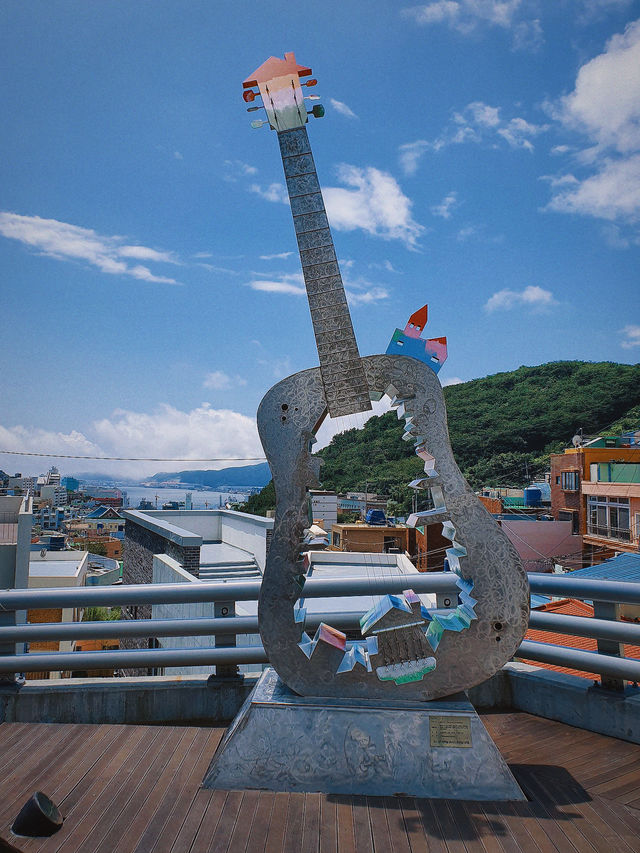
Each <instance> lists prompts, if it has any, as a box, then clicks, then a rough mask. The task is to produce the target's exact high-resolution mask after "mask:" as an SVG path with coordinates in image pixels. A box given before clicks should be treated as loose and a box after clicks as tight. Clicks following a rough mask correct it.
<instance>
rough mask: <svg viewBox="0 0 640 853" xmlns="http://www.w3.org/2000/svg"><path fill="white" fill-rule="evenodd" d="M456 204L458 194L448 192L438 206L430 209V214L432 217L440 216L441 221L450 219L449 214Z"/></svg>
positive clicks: (435, 205)
mask: <svg viewBox="0 0 640 853" xmlns="http://www.w3.org/2000/svg"><path fill="white" fill-rule="evenodd" d="M457 204H458V194H457V193H456V192H450V193H449V194H448V195H446V196H445V197H444V198H443V199H442V201H441V202H440V204H434V205H433V207H431V213H433V215H434V216H441V217H442V218H443V219H451V212H452V210H453V208H454V207H456V206H457Z"/></svg>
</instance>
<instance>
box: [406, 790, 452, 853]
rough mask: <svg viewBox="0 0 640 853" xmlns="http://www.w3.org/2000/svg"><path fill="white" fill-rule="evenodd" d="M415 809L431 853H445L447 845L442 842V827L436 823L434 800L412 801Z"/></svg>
mask: <svg viewBox="0 0 640 853" xmlns="http://www.w3.org/2000/svg"><path fill="white" fill-rule="evenodd" d="M414 802H415V804H416V809H417V811H418V813H419V814H420V821H421V823H422V828H423V830H424V835H425V838H426V839H427V842H428V847H429V850H430V851H432V853H447V845H446V842H445V840H444V833H443V831H442V827H441V826H440V824H439V823H438V820H437V818H436V813H435V807H434V803H435V800H414Z"/></svg>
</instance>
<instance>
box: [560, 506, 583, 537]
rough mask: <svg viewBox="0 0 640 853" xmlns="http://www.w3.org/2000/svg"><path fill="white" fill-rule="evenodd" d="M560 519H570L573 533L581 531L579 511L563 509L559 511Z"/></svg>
mask: <svg viewBox="0 0 640 853" xmlns="http://www.w3.org/2000/svg"><path fill="white" fill-rule="evenodd" d="M558 521H570V522H571V533H580V522H579V518H578V513H577V512H571V511H570V510H565V509H561V510H560V511H559V512H558Z"/></svg>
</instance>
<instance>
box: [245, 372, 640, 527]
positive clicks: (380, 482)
mask: <svg viewBox="0 0 640 853" xmlns="http://www.w3.org/2000/svg"><path fill="white" fill-rule="evenodd" d="M444 397H445V401H446V404H447V418H448V424H449V435H450V439H451V446H452V448H453V453H454V456H455V458H456V462H457V463H458V465H459V466H460V468H461V470H462V473H463V474H464V476H465V477H466V478H467V480H468V482H469V484H470V485H471V487H472V488H474V489H477V488H480V487H481V486H516V487H521V486H523V485H525V484H526V483H527V482H528V481H529V480H530V479H531V478H533V477H536V476H539V475H540V474H542V473H543V472H544V471H545V470H548V467H549V454H550V453H557V452H561V451H562V450H563V449H564V448H565V447H567V446H569V445H570V444H571V438H572V436H573V435H574V434H575V433H576V431H577V430H578V429H580V428H582V430H583V432H584V435H598V434H602V433H603V432H605V433H610V434H616V433H619V432H620V431H621V430H628V429H637V428H638V427H639V426H640V364H616V363H614V362H584V361H556V362H550V363H548V364H541V365H538V366H537V367H519V368H518V369H517V370H512V371H509V372H507V373H496V374H494V375H492V376H486V377H484V378H483V379H474V380H472V381H470V382H464V383H461V384H459V385H450V386H448V387H446V388H445V389H444ZM318 455H319V456H321V457H322V460H323V463H324V464H323V465H322V469H321V472H320V477H321V480H322V485H323V487H324V488H325V489H336V490H337V491H340V492H344V491H350V490H351V491H364V489H365V486H366V488H367V489H368V490H369V491H370V492H378V493H380V494H386V495H389V496H390V497H391V498H393V500H395V501H396V502H397V503H398V504H400V506H401V508H402V510H403V511H407V510H408V508H409V507H410V497H411V492H412V490H411V489H408V488H407V483H409V482H410V480H412V479H413V478H414V477H416V476H417V475H418V474H419V473H420V471H421V469H422V463H421V461H420V459H418V458H417V457H416V455H415V453H414V452H413V447H412V446H410V445H408V443H407V442H405V441H402V426H401V424H400V423H399V422H398V420H397V418H396V415H395V413H393V412H389V413H387V414H385V415H382V416H381V417H379V418H375V417H374V418H370V420H368V421H367V423H366V424H365V425H364V427H363V428H362V429H361V430H355V429H352V430H348V431H347V432H344V433H341V434H340V435H336V436H334V438H333V440H332V441H331V444H329V445H328V446H327V447H325V448H323V449H322V450H320V451H319V453H318ZM436 466H437V460H436ZM245 506H246V509H247V510H248V511H249V512H257V513H260V514H263V513H264V512H266V510H268V509H271V508H273V507H274V506H275V493H274V491H273V486H272V485H269V486H268V487H267V488H265V489H263V490H262V492H261V493H260V494H259V495H254V496H252V498H251V500H250V502H249V503H248V504H246V505H245Z"/></svg>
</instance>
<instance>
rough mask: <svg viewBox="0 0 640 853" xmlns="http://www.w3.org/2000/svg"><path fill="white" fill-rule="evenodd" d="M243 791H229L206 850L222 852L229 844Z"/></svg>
mask: <svg viewBox="0 0 640 853" xmlns="http://www.w3.org/2000/svg"><path fill="white" fill-rule="evenodd" d="M243 796H244V792H243V791H229V793H228V794H227V799H226V801H225V804H224V809H223V810H222V814H221V815H220V820H219V821H218V824H217V826H216V828H215V831H214V833H213V835H212V836H211V840H210V842H209V846H208V847H207V850H210V851H215V853H223V851H225V850H226V849H227V847H228V846H229V843H230V841H231V838H232V836H233V832H234V829H235V827H236V821H237V819H238V814H239V812H240V806H241V805H242V798H243Z"/></svg>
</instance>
